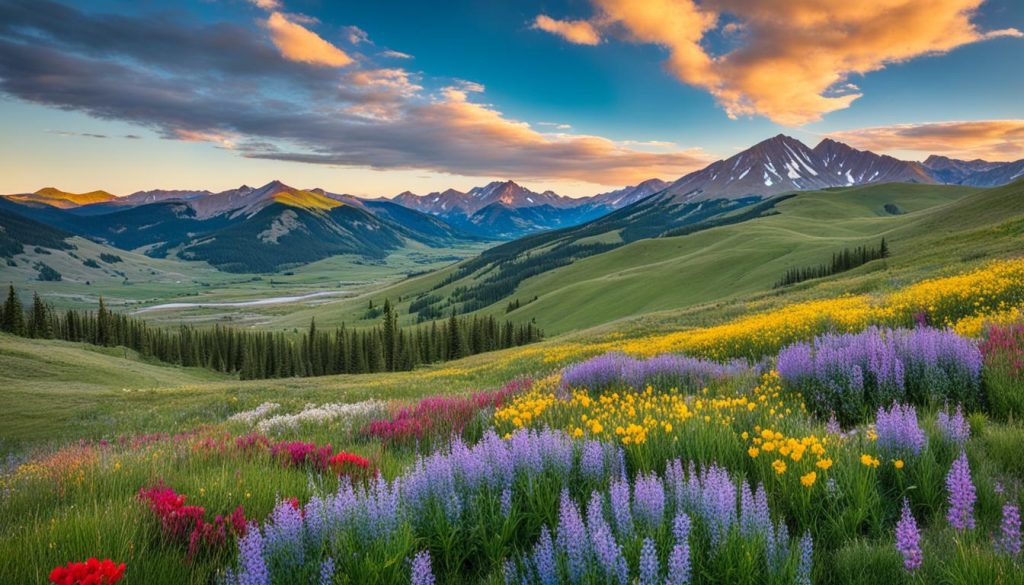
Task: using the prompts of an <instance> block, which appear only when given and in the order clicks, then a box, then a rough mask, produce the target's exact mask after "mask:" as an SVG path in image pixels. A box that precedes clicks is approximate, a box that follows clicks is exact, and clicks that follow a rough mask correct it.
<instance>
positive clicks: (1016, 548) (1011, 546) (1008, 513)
mask: <svg viewBox="0 0 1024 585" xmlns="http://www.w3.org/2000/svg"><path fill="white" fill-rule="evenodd" d="M999 532H1000V534H999V540H998V541H997V542H996V550H998V551H999V552H1001V553H1003V554H1005V555H1007V556H1010V557H1016V556H1018V555H1020V551H1021V537H1020V508H1018V507H1017V506H1015V505H1013V504H1005V505H1004V506H1003V521H1002V522H1001V523H1000V525H999Z"/></svg>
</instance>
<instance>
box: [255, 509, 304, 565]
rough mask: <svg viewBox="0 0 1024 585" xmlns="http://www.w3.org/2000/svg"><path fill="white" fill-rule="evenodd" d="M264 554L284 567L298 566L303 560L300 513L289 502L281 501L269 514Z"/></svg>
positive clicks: (302, 534) (302, 528) (302, 533)
mask: <svg viewBox="0 0 1024 585" xmlns="http://www.w3.org/2000/svg"><path fill="white" fill-rule="evenodd" d="M265 531H266V539H265V541H264V543H263V548H264V553H265V554H266V556H267V557H268V558H273V559H275V561H276V562H278V563H280V564H283V565H285V566H299V565H302V563H303V561H304V560H305V552H306V548H305V543H304V539H303V536H304V527H303V520H302V511H301V510H300V509H298V507H296V506H295V505H293V503H292V501H290V500H282V501H280V502H278V503H277V505H276V506H274V510H273V512H271V513H270V522H269V523H267V525H266V527H265Z"/></svg>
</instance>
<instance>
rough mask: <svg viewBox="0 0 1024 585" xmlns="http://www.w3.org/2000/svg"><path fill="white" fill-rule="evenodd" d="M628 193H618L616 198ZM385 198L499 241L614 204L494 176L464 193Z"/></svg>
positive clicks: (586, 217) (574, 221)
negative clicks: (492, 178) (538, 189)
mask: <svg viewBox="0 0 1024 585" xmlns="http://www.w3.org/2000/svg"><path fill="white" fill-rule="evenodd" d="M628 197H630V195H629V194H624V195H623V196H622V197H619V199H625V198H628ZM634 197H635V196H634ZM391 201H393V202H395V203H398V204H400V205H403V206H405V207H408V208H409V209H415V210H417V211H421V212H424V213H429V214H432V215H436V216H437V217H440V218H442V219H444V221H446V222H447V223H449V224H451V225H452V226H454V227H456V228H458V229H460V230H462V231H464V232H466V233H469V234H473V235H475V236H477V237H481V238H487V239H501V240H510V239H515V238H519V237H522V236H524V235H527V234H530V233H534V232H538V231H543V230H550V229H557V228H560V227H566V226H573V225H579V224H581V223H584V222H587V221H590V220H592V219H594V218H597V217H600V216H602V215H604V214H606V213H608V212H609V211H611V210H612V209H615V205H613V204H610V203H606V202H604V201H597V200H596V198H593V197H589V198H579V199H573V198H572V197H563V196H561V195H558V194H556V193H554V192H552V191H545V192H543V193H537V192H535V191H531V190H529V189H527V188H525V187H523V186H521V185H519V184H517V183H515V182H513V181H495V182H493V183H488V184H487V185H485V186H483V187H474V188H473V189H470V190H469V191H468V192H466V193H463V192H461V191H456V190H454V189H448V190H446V191H442V192H438V193H429V194H427V195H415V194H413V193H410V192H408V191H406V192H403V193H399V194H398V195H396V196H395V197H394V198H393V199H392V200H391Z"/></svg>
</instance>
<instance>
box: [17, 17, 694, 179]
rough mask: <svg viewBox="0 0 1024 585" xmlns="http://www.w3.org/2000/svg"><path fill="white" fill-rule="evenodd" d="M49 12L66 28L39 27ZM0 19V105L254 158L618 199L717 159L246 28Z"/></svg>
mask: <svg viewBox="0 0 1024 585" xmlns="http://www.w3.org/2000/svg"><path fill="white" fill-rule="evenodd" d="M40 3H42V4H43V5H45V8H46V10H45V12H47V13H48V14H59V15H60V18H50V17H44V16H41V13H40V10H36V9H35V7H37V6H40V5H41V4H40ZM0 16H5V17H6V19H0V94H3V95H4V96H10V97H13V98H16V99H20V100H22V101H26V102H30V103H34V104H39V105H44V106H49V107H54V108H60V109H64V110H73V111H78V112H82V113H85V114H87V115H90V116H92V117H94V118H99V119H103V120H117V121H122V122H127V123H131V124H135V125H138V126H141V127H144V128H147V129H149V130H151V131H153V132H155V133H156V134H157V135H159V136H161V137H162V138H165V139H171V140H185V141H202V142H208V143H211V144H215V145H217V146H219V147H221V148H231V149H233V151H234V152H237V153H238V154H239V155H241V156H245V157H248V158H255V159H271V160H283V161H296V162H305V163H311V164H324V165H332V166H352V167H368V168H373V169H379V170H395V169H400V170H426V171H431V172H435V173H447V174H453V175H462V176H472V177H515V178H517V179H521V180H534V181H562V180H571V181H581V182H587V183H593V184H601V185H609V186H622V185H626V184H631V183H635V182H639V181H642V180H646V179H649V178H652V177H658V178H664V179H670V178H674V177H678V176H680V175H682V174H685V173H686V172H689V171H692V170H694V169H696V168H699V167H702V166H704V165H706V164H707V163H709V162H711V160H712V157H710V156H709V155H707V154H705V153H704V152H703V151H701V150H699V149H685V148H680V147H677V146H675V145H668V144H657V145H655V144H654V143H647V142H633V143H630V142H627V141H620V140H612V139H609V138H606V137H601V136H594V135H590V134H586V133H578V134H577V133H572V129H571V128H569V127H567V126H565V127H559V126H555V127H548V126H540V125H539V124H538V127H537V128H533V127H531V124H530V123H529V122H527V121H524V120H517V119H513V118H511V117H509V116H506V115H505V114H503V113H502V112H501V111H500V110H498V109H497V108H496V107H495V106H493V105H491V104H489V103H488V102H487V95H486V88H485V87H484V86H483V85H482V84H480V83H477V82H474V81H470V80H458V79H455V80H453V79H444V80H437V79H432V78H428V77H426V76H425V75H424V74H422V73H419V72H410V71H409V70H406V69H404V68H401V67H376V66H373V65H372V64H371V63H369V62H368V61H367V62H363V60H360V61H358V62H357V61H353V60H351V59H350V60H348V61H345V60H339V59H336V58H337V55H336V54H334V53H333V51H331V50H326V53H327V55H328V56H330V55H334V57H335V60H334V61H331V60H330V59H326V60H327V61H328V62H330V63H333V65H332V67H333V66H337V65H338V64H340V63H341V62H342V61H344V62H345V63H346V64H348V65H349V66H348V67H346V68H344V69H341V70H336V69H333V68H332V67H323V66H322V65H323V64H324V61H325V59H324V58H323V55H322V53H323V52H324V51H320V52H321V55H320V56H319V57H318V58H316V59H312V60H311V59H310V58H309V53H310V51H309V50H305V49H304V50H303V51H301V52H300V53H295V52H293V53H291V54H287V53H286V52H285V51H284V50H283V49H281V47H280V44H278V45H279V46H278V49H280V50H279V51H277V50H275V48H274V46H272V45H271V44H270V43H267V42H265V40H262V39H260V35H258V34H252V33H253V31H252V30H251V29H249V28H246V27H244V26H242V25H238V24H227V23H218V24H216V25H209V24H206V23H203V22H200V21H175V20H165V21H162V22H160V23H159V26H156V25H155V24H153V21H152V19H149V18H146V17H145V16H139V17H124V16H117V17H111V16H109V15H105V14H88V13H84V12H81V11H79V10H78V9H75V8H71V7H67V6H65V5H61V4H57V3H53V2H48V1H47V0H22V1H21V2H20V3H19V4H18V9H17V10H10V11H7V12H4V10H3V9H2V7H0ZM269 16H270V18H271V20H274V19H275V18H281V19H285V20H287V19H286V17H285V16H283V15H277V16H276V17H275V14H271V15H269ZM288 24H290V25H292V26H293V27H297V28H299V29H302V30H303V31H305V32H306V33H308V34H309V35H313V33H311V32H310V31H308V30H306V29H304V28H303V27H301V26H299V25H295V23H294V22H289V23H288ZM285 28H289V27H285ZM290 30H292V31H294V28H292V29H290ZM292 34H294V33H292ZM299 36H300V37H305V40H304V41H303V42H302V43H298V44H299V45H301V46H303V47H308V45H309V43H308V35H301V34H300V35H299ZM313 36H314V37H315V35H313ZM315 38H317V39H319V37H315ZM40 39H44V40H45V42H40ZM189 39H194V42H191V41H189ZM319 40H320V41H322V39H319ZM323 42H324V43H325V44H326V41H323ZM275 44H277V43H275ZM313 44H314V45H318V46H319V49H321V50H322V49H323V46H322V45H319V43H313ZM285 45H287V46H291V45H288V44H287V43H285ZM176 47H181V49H179V50H177V51H176V50H175V48H176ZM331 49H333V47H331ZM299 55H301V56H303V57H304V58H302V59H297V56H299ZM346 57H347V56H346ZM197 72H198V73H197ZM97 80H102V82H98V81H97ZM280 87H287V88H288V91H287V92H281V91H278V90H279V88H280Z"/></svg>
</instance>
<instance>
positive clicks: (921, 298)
mask: <svg viewBox="0 0 1024 585" xmlns="http://www.w3.org/2000/svg"><path fill="white" fill-rule="evenodd" d="M1022 304H1024V258H1016V259H1013V260H1002V261H997V262H992V263H990V264H988V265H986V266H983V267H981V268H978V269H976V270H972V271H971V272H967V273H965V274H960V275H957V276H949V277H944V278H932V279H928V280H924V281H921V282H919V283H917V284H914V285H911V286H908V287H906V288H903V289H901V290H899V291H896V292H894V293H891V294H889V295H888V296H887V297H886V298H885V301H884V303H882V306H880V307H879V308H878V309H877V310H876V312H877V313H878V315H879V319H880V320H884V321H887V322H902V323H905V322H906V321H907V319H908V318H910V319H912V318H913V316H914V315H916V314H918V313H926V314H927V315H928V316H929V318H930V319H931V320H932V322H938V323H945V324H946V325H949V326H954V325H955V324H956V322H957V321H958V320H960V319H963V318H964V317H970V316H974V315H981V314H996V313H1002V312H1004V311H1009V310H1011V309H1012V308H1013V307H1020V306H1021V305H1022Z"/></svg>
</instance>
